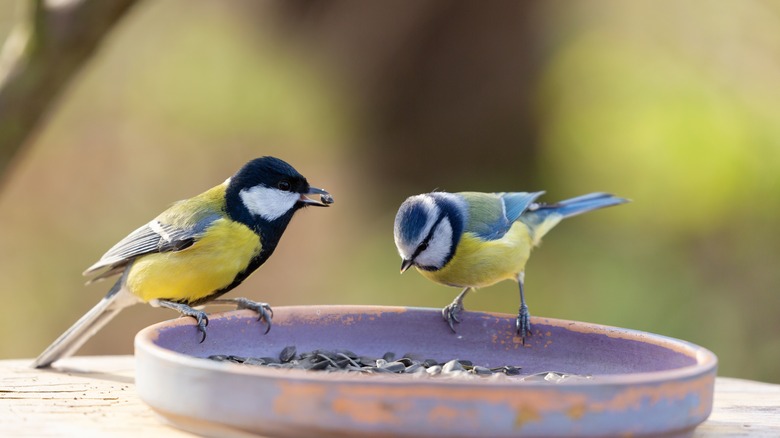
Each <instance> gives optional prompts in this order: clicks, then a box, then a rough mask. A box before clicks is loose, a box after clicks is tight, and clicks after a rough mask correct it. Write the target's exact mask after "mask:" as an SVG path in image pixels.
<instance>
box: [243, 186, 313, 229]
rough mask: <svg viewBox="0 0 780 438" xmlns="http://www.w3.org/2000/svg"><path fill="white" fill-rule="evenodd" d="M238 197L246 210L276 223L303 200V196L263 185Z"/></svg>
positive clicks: (250, 189)
mask: <svg viewBox="0 0 780 438" xmlns="http://www.w3.org/2000/svg"><path fill="white" fill-rule="evenodd" d="M238 195H239V196H240V197H241V202H243V203H244V206H246V209H247V210H249V212H250V213H252V214H253V215H255V216H260V217H261V218H263V219H265V220H267V221H274V220H276V219H278V218H280V217H282V216H283V215H284V214H285V213H287V212H288V211H290V210H291V209H292V208H293V207H295V204H296V203H297V202H298V201H300V200H301V194H300V193H295V192H289V191H284V190H280V189H276V188H272V187H268V186H265V185H263V184H260V185H256V186H254V187H250V188H247V189H243V190H241V191H240V192H239V193H238Z"/></svg>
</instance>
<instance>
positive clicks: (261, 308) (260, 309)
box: [236, 298, 274, 334]
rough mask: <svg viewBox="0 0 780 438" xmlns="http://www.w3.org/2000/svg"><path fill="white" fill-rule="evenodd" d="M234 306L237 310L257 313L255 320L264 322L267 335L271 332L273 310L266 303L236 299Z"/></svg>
mask: <svg viewBox="0 0 780 438" xmlns="http://www.w3.org/2000/svg"><path fill="white" fill-rule="evenodd" d="M236 304H237V307H238V309H239V310H241V309H249V310H254V311H255V312H257V320H258V321H262V320H265V323H266V324H268V326H267V327H266V328H265V333H266V334H268V332H269V331H271V318H273V317H274V310H273V309H272V308H271V306H269V305H268V303H261V302H259V301H252V300H248V299H246V298H236Z"/></svg>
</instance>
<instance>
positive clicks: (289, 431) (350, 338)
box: [135, 306, 717, 437]
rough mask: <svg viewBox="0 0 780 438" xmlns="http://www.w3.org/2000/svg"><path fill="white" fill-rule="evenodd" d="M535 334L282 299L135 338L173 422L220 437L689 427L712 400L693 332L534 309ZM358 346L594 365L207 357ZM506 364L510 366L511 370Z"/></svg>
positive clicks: (361, 350)
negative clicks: (274, 364) (380, 366)
mask: <svg viewBox="0 0 780 438" xmlns="http://www.w3.org/2000/svg"><path fill="white" fill-rule="evenodd" d="M531 323H532V328H533V336H531V337H530V338H529V339H527V341H526V343H525V344H523V343H522V341H521V339H520V338H519V337H517V336H516V335H515V333H514V327H515V316H514V315H503V314H492V313H479V312H464V314H463V318H462V322H461V323H460V324H459V325H458V326H457V330H458V332H457V334H454V333H452V332H451V331H450V329H449V327H448V326H447V324H446V323H445V322H444V321H443V320H442V317H441V313H440V310H439V309H420V308H404V307H367V306H300V307H298V306H294V307H276V308H274V319H273V328H272V329H271V331H270V332H269V333H268V334H264V332H265V325H264V323H262V322H259V321H257V319H256V314H254V313H253V312H251V311H246V310H244V311H236V312H228V313H223V314H215V315H212V316H211V317H210V323H209V326H208V337H207V339H206V341H205V342H203V343H199V341H200V339H201V337H200V334H199V333H198V332H197V329H196V328H195V326H194V322H193V321H192V319H191V318H180V319H177V320H173V321H168V322H164V323H160V324H156V325H154V326H151V327H148V328H146V329H144V330H143V331H141V332H140V333H139V334H138V336H137V337H136V341H135V347H136V361H137V369H136V386H137V389H138V391H139V394H140V397H141V398H142V400H144V401H145V402H146V403H147V404H148V405H149V406H151V407H152V408H153V409H154V410H155V411H157V412H158V413H159V414H160V415H162V416H163V417H164V418H165V419H167V420H168V421H170V422H171V423H173V424H174V425H176V426H178V427H181V428H184V429H187V430H190V431H194V432H198V433H201V434H205V435H211V436H230V435H233V436H243V435H245V434H260V435H264V436H315V435H316V436H410V437H412V436H414V437H457V436H464V437H466V436H495V437H510V436H616V435H623V436H643V435H647V436H649V435H659V434H665V435H667V436H689V435H690V434H692V431H693V429H694V428H695V427H696V426H697V425H698V424H700V423H701V422H702V421H704V420H705V419H706V418H707V416H708V415H709V414H710V411H711V409H712V398H713V389H714V382H715V374H716V368H717V359H716V357H715V355H714V354H712V353H711V352H710V351H708V350H706V349H704V348H702V347H699V346H696V345H693V344H691V343H688V342H685V341H681V340H677V339H672V338H668V337H664V336H659V335H654V334H650V333H644V332H639V331H634V330H628V329H621V328H615V327H607V326H601V325H595V324H588V323H583V322H574V321H563V320H555V319H546V318H532V320H531ZM288 345H295V346H296V348H297V350H298V351H299V352H303V351H311V350H316V349H332V350H336V349H347V350H352V351H354V352H355V353H356V354H359V355H371V356H378V357H381V356H382V355H383V354H385V353H386V352H394V353H396V354H398V355H403V354H405V353H410V352H411V353H414V354H416V355H419V356H421V357H426V358H433V359H436V360H439V361H447V360H449V359H467V360H470V361H472V362H474V364H475V365H482V366H485V367H497V366H503V365H516V366H520V367H522V374H524V375H533V374H538V373H543V372H546V371H555V372H559V373H568V374H574V375H578V376H590V378H572V379H565V380H563V381H560V382H559V383H551V382H548V381H545V380H543V379H532V381H522V378H518V377H505V378H500V379H497V378H481V377H478V376H474V378H471V379H455V378H443V377H427V376H423V377H414V376H412V375H366V374H360V373H343V372H338V373H326V372H322V371H305V370H284V369H272V368H268V367H263V366H250V365H241V364H234V363H225V362H215V361H212V360H209V359H205V358H207V357H208V356H211V355H217V354H220V355H237V356H244V357H263V356H278V355H279V353H280V351H281V350H282V349H283V348H285V347H286V346H288ZM501 377H504V376H501Z"/></svg>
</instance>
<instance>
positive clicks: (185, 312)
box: [157, 300, 209, 344]
mask: <svg viewBox="0 0 780 438" xmlns="http://www.w3.org/2000/svg"><path fill="white" fill-rule="evenodd" d="M157 304H158V305H159V306H160V307H165V308H168V309H173V310H175V311H177V312H179V313H180V314H181V315H182V316H190V317H192V318H195V323H196V326H197V328H198V331H199V332H201V333H202V334H203V337H201V339H200V343H201V344H202V343H203V341H205V340H206V327H208V325H209V317H208V315H207V314H206V312H204V311H202V310H197V309H193V308H192V307H190V306H188V305H186V304H184V303H177V302H175V301H168V300H157Z"/></svg>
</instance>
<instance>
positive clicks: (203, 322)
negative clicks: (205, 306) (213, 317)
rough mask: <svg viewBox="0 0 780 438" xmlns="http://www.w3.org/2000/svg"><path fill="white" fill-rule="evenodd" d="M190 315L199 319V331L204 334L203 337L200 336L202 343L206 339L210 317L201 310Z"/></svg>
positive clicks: (196, 319)
mask: <svg viewBox="0 0 780 438" xmlns="http://www.w3.org/2000/svg"><path fill="white" fill-rule="evenodd" d="M190 316H192V317H193V318H195V321H197V325H198V331H200V332H201V333H202V334H203V337H202V338H200V343H201V344H202V343H203V341H205V340H206V327H208V326H209V317H208V316H207V315H206V314H205V313H204V312H201V313H199V314H198V315H190Z"/></svg>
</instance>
